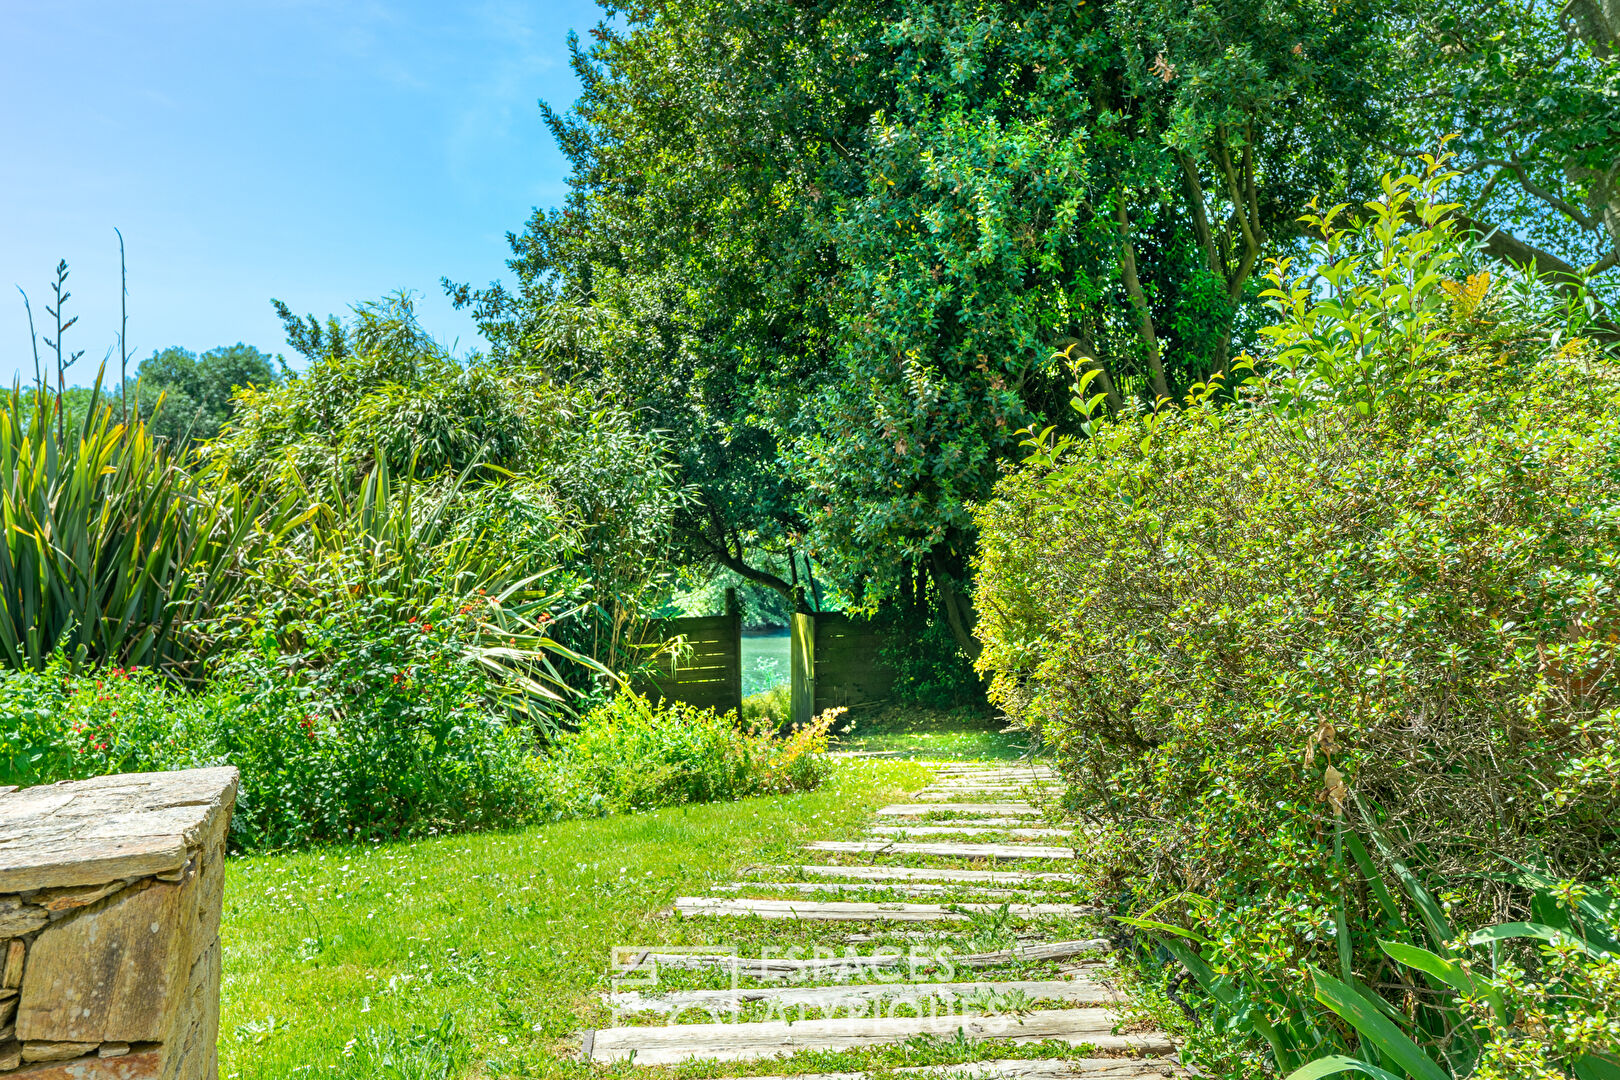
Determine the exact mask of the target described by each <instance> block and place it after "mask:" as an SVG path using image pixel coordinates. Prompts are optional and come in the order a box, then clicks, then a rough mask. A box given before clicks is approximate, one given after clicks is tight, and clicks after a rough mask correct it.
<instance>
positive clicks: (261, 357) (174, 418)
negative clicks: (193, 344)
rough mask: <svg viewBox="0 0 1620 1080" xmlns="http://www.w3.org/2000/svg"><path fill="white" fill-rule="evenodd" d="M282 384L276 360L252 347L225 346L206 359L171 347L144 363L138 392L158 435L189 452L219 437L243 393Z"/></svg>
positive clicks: (149, 424)
mask: <svg viewBox="0 0 1620 1080" xmlns="http://www.w3.org/2000/svg"><path fill="white" fill-rule="evenodd" d="M277 381H278V378H277V372H276V369H275V367H273V366H272V365H271V357H269V356H266V355H265V354H264V353H262V352H260V351H259V350H258V349H255V348H254V347H253V346H251V345H243V344H242V343H241V342H238V343H237V344H235V345H223V346H220V347H219V348H216V349H209V350H208V351H207V352H205V353H203V354H202V355H201V356H198V355H197V354H196V353H193V352H190V351H189V350H187V349H182V348H180V347H179V346H170V347H169V348H167V349H162V350H160V351H158V352H155V353H153V354H152V355H151V356H149V357H147V358H146V359H145V360H143V361H142V362H141V366H140V368H139V369H138V371H137V372H136V379H135V387H134V388H133V390H132V393H133V394H134V396H135V399H136V405H137V408H138V410H139V413H140V415H141V416H142V418H144V419H145V420H146V422H147V428H148V430H149V431H150V432H151V433H152V435H153V436H155V437H158V438H165V439H168V440H169V443H170V445H171V446H175V447H183V446H186V445H188V444H189V443H191V442H200V441H203V440H206V439H211V438H213V437H214V436H215V435H217V434H218V433H219V430H220V428H221V427H223V426H224V424H225V422H226V421H227V420H229V419H230V417H231V413H232V411H233V408H234V406H233V395H234V394H235V393H236V392H237V391H238V390H242V389H248V388H251V387H268V386H274V385H275V384H276V383H277Z"/></svg>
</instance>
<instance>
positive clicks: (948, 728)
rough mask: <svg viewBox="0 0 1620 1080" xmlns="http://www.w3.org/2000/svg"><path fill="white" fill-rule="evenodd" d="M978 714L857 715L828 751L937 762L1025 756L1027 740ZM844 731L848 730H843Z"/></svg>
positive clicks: (887, 711)
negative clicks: (899, 755)
mask: <svg viewBox="0 0 1620 1080" xmlns="http://www.w3.org/2000/svg"><path fill="white" fill-rule="evenodd" d="M1005 726H1006V722H1005V721H1003V720H1001V719H999V718H997V717H996V716H993V715H991V714H989V713H986V712H984V711H983V710H979V709H954V710H951V711H949V712H940V711H938V710H935V709H923V708H918V707H914V706H906V705H892V706H887V707H883V708H879V709H858V710H856V711H855V712H853V713H851V714H850V716H849V717H847V718H846V719H845V720H844V721H842V722H841V723H840V724H839V725H838V727H837V728H835V731H838V732H840V733H839V734H838V735H837V736H836V737H835V738H834V740H833V749H834V750H860V751H865V752H868V753H870V752H891V753H895V752H898V753H912V754H916V755H918V756H921V757H929V758H936V759H940V760H953V759H954V760H969V759H976V760H984V761H1014V760H1017V759H1019V758H1022V757H1024V756H1026V755H1027V754H1028V753H1029V736H1028V735H1026V734H1025V733H1023V732H1007V731H1003V730H1002V729H1003V728H1004V727H1005ZM845 729H848V730H845Z"/></svg>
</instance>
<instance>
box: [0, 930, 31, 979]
mask: <svg viewBox="0 0 1620 1080" xmlns="http://www.w3.org/2000/svg"><path fill="white" fill-rule="evenodd" d="M27 959H28V946H26V945H24V944H23V943H22V942H21V941H13V942H12V943H11V944H10V945H7V946H6V954H5V962H4V963H3V964H0V987H4V988H6V989H7V990H15V989H17V987H19V986H21V985H22V977H23V963H24V962H25V961H26V960H27Z"/></svg>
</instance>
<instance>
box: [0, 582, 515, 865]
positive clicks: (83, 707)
mask: <svg viewBox="0 0 1620 1080" xmlns="http://www.w3.org/2000/svg"><path fill="white" fill-rule="evenodd" d="M465 648H466V626H465V619H464V618H460V619H458V615H457V613H456V612H455V611H454V610H453V609H444V608H441V609H438V610H434V609H431V608H430V609H428V610H426V611H424V612H423V613H422V615H421V617H413V618H411V619H408V620H401V621H395V620H394V618H393V615H392V612H391V611H389V610H387V609H386V608H384V607H383V606H382V605H380V604H379V603H378V602H377V601H375V600H370V599H368V600H365V601H363V602H361V603H360V604H357V605H355V606H354V607H353V608H351V609H350V610H349V611H348V612H346V613H344V614H342V615H338V614H335V613H332V612H324V613H321V614H320V616H319V617H317V618H312V619H299V620H289V621H286V622H284V623H282V624H281V625H280V626H279V627H271V626H265V627H263V629H262V631H261V633H260V634H259V636H258V637H257V639H256V640H255V641H253V642H251V643H250V645H249V647H248V648H245V649H243V650H241V651H240V652H237V653H235V654H233V655H232V656H231V657H230V658H229V659H228V660H226V661H225V663H224V664H223V665H222V666H221V668H220V670H219V672H218V674H217V676H216V677H215V679H214V680H213V681H212V682H211V683H210V684H209V686H208V687H207V688H206V689H205V690H204V691H203V692H201V693H196V694H193V693H190V692H187V691H185V690H183V689H180V688H178V687H175V686H174V685H173V684H171V683H166V682H164V681H163V680H161V679H160V678H158V677H157V676H155V675H153V674H152V673H150V672H146V671H133V670H119V669H114V670H110V671H106V672H101V673H95V674H85V675H79V676H74V675H72V674H71V673H70V672H69V670H68V667H67V665H66V664H65V663H64V662H63V661H61V660H60V659H59V660H57V661H56V662H55V663H54V664H53V665H52V666H51V667H50V668H48V669H47V670H46V671H45V672H43V673H38V674H35V673H21V672H19V673H11V674H9V675H6V676H0V714H3V715H6V716H7V717H8V718H9V717H16V718H18V722H17V723H16V725H15V726H14V727H10V726H9V725H8V728H9V730H10V734H8V736H7V738H8V739H9V740H10V747H9V749H10V751H11V753H10V757H9V760H10V770H9V771H10V772H11V773H12V774H13V775H12V780H11V782H23V783H30V782H37V781H41V780H60V779H65V778H73V777H83V776H96V775H102V774H106V773H116V772H140V771H149V770H162V769H176V768H191V767H198V766H205V765H219V764H230V765H235V766H236V767H237V768H239V769H241V770H242V789H241V794H240V796H239V799H238V805H237V811H236V815H235V817H234V818H233V821H232V834H233V836H232V838H233V842H234V843H235V845H236V846H238V847H240V848H244V849H249V850H257V849H265V848H277V847H284V846H290V845H296V844H305V843H310V842H319V841H330V840H340V839H370V838H378V837H393V836H401V835H410V834H416V833H422V832H431V831H439V830H448V829H459V828H472V827H480V826H489V825H495V824H509V823H515V822H520V821H522V820H525V819H526V817H527V816H528V809H529V806H530V804H531V792H532V790H533V778H534V769H533V760H532V754H531V750H530V746H531V743H530V737H529V734H528V731H527V728H526V726H524V725H516V726H509V725H507V724H504V723H503V722H502V721H501V719H500V718H499V716H498V714H494V713H492V712H491V711H490V710H489V708H488V707H487V702H486V696H487V691H488V686H487V681H488V680H487V676H486V675H485V674H484V673H483V672H482V671H481V670H480V668H479V667H478V665H476V664H475V663H473V662H470V661H469V660H467V659H466V658H465Z"/></svg>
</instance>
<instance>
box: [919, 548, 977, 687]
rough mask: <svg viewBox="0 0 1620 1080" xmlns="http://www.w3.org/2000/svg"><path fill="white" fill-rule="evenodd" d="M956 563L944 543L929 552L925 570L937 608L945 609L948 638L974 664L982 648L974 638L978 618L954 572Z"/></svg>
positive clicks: (959, 579)
mask: <svg viewBox="0 0 1620 1080" xmlns="http://www.w3.org/2000/svg"><path fill="white" fill-rule="evenodd" d="M959 564H960V560H959V559H957V558H956V557H955V556H953V555H951V554H950V552H949V551H948V550H947V548H946V546H945V545H944V544H939V545H936V546H935V547H934V549H933V550H932V551H930V552H929V553H928V568H929V569H930V570H931V571H932V572H933V577H934V588H935V589H936V590H937V591H938V592H939V606H940V607H941V608H943V609H945V621H946V622H947V623H948V624H949V625H950V628H951V636H952V637H953V638H955V639H956V644H957V646H958V647H960V648H961V650H962V652H964V653H965V654H967V658H968V659H969V660H973V661H977V660H978V659H979V653H981V652H983V651H984V647H983V646H982V645H980V644H979V639H978V638H976V637H974V636H973V627H974V624H975V623H976V622H977V621H978V617H977V616H976V615H975V613H974V611H973V600H972V598H971V597H970V596H968V594H967V591H966V590H965V589H964V588H963V587H962V581H961V578H960V577H959V575H958V573H957V566H958V565H959Z"/></svg>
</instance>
